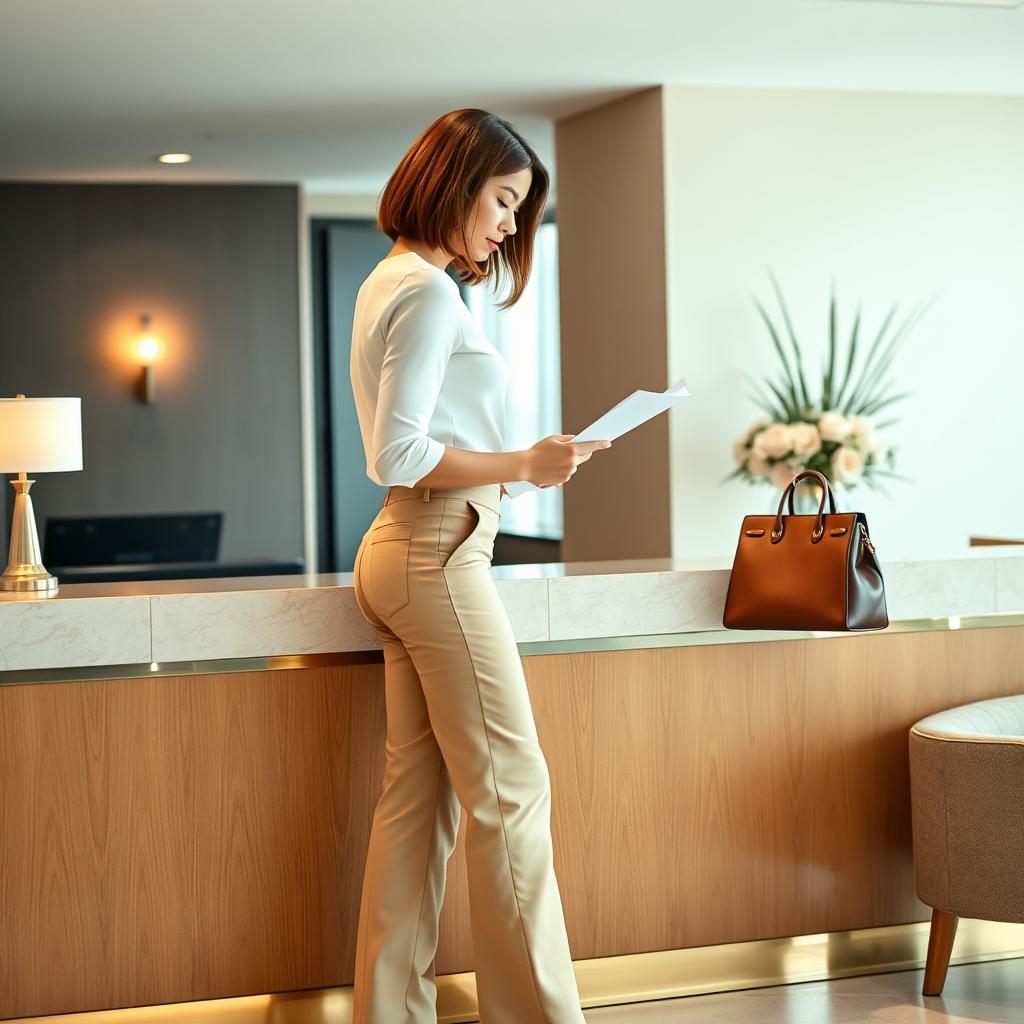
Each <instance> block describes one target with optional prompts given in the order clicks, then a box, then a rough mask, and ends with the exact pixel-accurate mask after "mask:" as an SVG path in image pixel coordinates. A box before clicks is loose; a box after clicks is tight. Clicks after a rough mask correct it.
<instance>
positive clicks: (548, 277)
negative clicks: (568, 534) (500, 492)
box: [463, 221, 564, 540]
mask: <svg viewBox="0 0 1024 1024" xmlns="http://www.w3.org/2000/svg"><path fill="white" fill-rule="evenodd" d="M504 288H505V290H506V291H507V288H508V285H507V284H506V285H505V286H504ZM463 295H464V296H465V300H466V305H467V306H468V308H469V311H470V312H471V313H472V315H473V317H474V318H475V319H476V320H477V322H478V323H479V324H480V325H481V328H482V329H483V331H484V333H485V334H486V335H487V337H488V339H489V340H490V342H491V344H492V345H494V347H495V348H496V349H497V350H498V351H499V352H500V353H501V354H502V355H503V356H504V357H505V360H506V362H507V363H508V369H509V382H508V396H507V399H506V404H505V450H506V451H519V450H523V449H526V448H530V447H531V446H532V445H534V444H535V443H536V442H537V441H539V440H540V439H541V438H542V437H546V436H547V435H548V434H561V433H564V431H563V430H562V426H561V422H562V397H561V370H560V358H559V340H558V234H557V227H556V225H555V223H554V222H553V221H549V222H547V223H542V224H541V225H540V227H539V228H538V230H537V238H536V243H535V246H534V261H533V268H532V270H531V273H530V280H529V281H528V282H527V285H526V290H525V291H524V292H523V295H522V298H520V300H519V301H518V302H517V303H516V304H515V305H514V306H513V307H512V308H511V309H508V310H505V311H504V312H502V311H499V310H498V309H497V308H496V307H495V294H494V292H493V291H492V290H491V289H490V288H489V287H488V286H486V285H479V286H477V287H476V288H465V289H463ZM499 298H500V296H499ZM501 524H502V532H503V533H514V534H519V535H521V536H525V537H540V538H544V539H547V540H561V539H562V530H563V522H562V488H561V487H545V488H544V489H542V490H539V491H530V492H527V493H526V494H521V495H520V496H519V497H518V498H502V510H501Z"/></svg>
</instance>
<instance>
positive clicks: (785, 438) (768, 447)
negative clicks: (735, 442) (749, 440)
mask: <svg viewBox="0 0 1024 1024" xmlns="http://www.w3.org/2000/svg"><path fill="white" fill-rule="evenodd" d="M752 448H753V451H754V454H755V455H757V456H760V458H762V459H781V458H782V456H783V455H788V454H789V453H790V452H791V451H792V450H793V438H792V436H791V435H790V429H789V425H788V424H786V423H773V424H772V425H771V426H770V427H767V428H766V429H764V430H762V431H761V432H760V433H758V434H755V435H754V443H753V445H752Z"/></svg>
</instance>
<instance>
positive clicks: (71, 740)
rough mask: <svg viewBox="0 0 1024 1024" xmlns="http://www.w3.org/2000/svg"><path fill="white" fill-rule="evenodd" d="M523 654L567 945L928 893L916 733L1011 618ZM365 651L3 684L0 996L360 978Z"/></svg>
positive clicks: (971, 694)
mask: <svg viewBox="0 0 1024 1024" xmlns="http://www.w3.org/2000/svg"><path fill="white" fill-rule="evenodd" d="M524 663H525V667H526V672H527V678H528V681H529V686H530V693H531V699H532V701H533V706H534V710H535V714H536V718H537V725H538V730H539V732H540V737H541V743H542V745H543V747H544V751H545V755H546V757H547V760H548V764H549V767H550V769H551V777H552V788H553V821H552V827H553V830H554V838H555V866H556V871H557V873H558V878H559V885H560V889H561V893H562V898H563V902H564V904H565V908H566V917H567V921H568V927H569V936H570V942H571V946H572V951H573V956H574V958H576V959H584V958H590V957H598V956H609V955H615V954H620V953H631V952H643V951H651V950H660V949H676V948H684V947H689V946H703V945H710V944H716V943H722V942H734V941H742V940H749V939H759V938H767V937H772V936H780V935H792V934H807V933H817V932H825V931H835V930H841V929H850V928H861V927H869V926H880V925H887V924H896V923H902V922H907V921H922V920H925V919H926V918H927V916H928V914H927V911H926V909H925V908H924V906H923V905H922V904H921V903H919V902H918V901H917V899H916V897H915V895H914V888H913V874H912V863H911V839H910V807H909V795H908V784H907V754H906V750H907V730H908V729H909V727H910V725H911V724H912V723H913V722H914V721H916V720H917V719H918V718H921V717H923V716H924V715H926V714H929V713H931V712H933V711H936V710H938V709H940V708H944V707H950V706H953V705H956V704H962V703H966V702H968V701H971V700H978V699H983V698H986V697H995V696H1001V695H1004V694H1009V693H1021V692H1024V627H1006V628H997V629H980V630H964V631H951V632H928V633H892V634H876V635H867V636H853V637H848V638H841V639H835V638H833V639H823V640H799V641H780V642H775V643H766V644H737V645H724V646H708V647H680V648H662V649H654V650H638V651H611V652H598V653H586V654H571V655H570V654H558V655H538V656H532V657H529V658H526V659H525V660H524ZM382 673H383V667H382V666H381V665H363V666H344V667H336V668H318V669H306V670H281V671H272V672H262V673H259V672H257V673H234V674H228V675H221V676H218V675H203V676H180V677H157V678H152V679H145V678H144V679H121V680H107V681H93V682H66V683H54V684H34V685H20V686H19V685H12V686H5V687H0V864H2V869H3V870H2V874H0V921H2V922H3V926H2V932H0V1017H11V1016H15V1017H17V1016H28V1015H34V1014H45V1013H50V1014H55V1013H63V1012H71V1011H75V1010H84V1009H100V1008H107V1007H115V1006H133V1005H144V1004H150V1003H163V1002H176V1001H184V1000H190V999H207V998H215V997H219V996H229V995H242V994H250V993H263V992H273V991H284V990H289V989H299V988H314V987H321V986H331V985H344V984H350V983H351V981H352V962H353V958H354V952H355V933H356V915H357V913H358V897H359V887H360V884H361V879H362V871H363V862H364V857H365V851H366V842H367V837H368V830H369V823H370V819H371V816H372V812H373V806H374V803H375V800H376V796H377V793H378V792H379V789H380V783H381V774H382V768H383V737H384V724H385V712H384V691H383V687H382V685H381V684H382ZM463 825H464V822H463ZM462 842H463V833H462V830H461V829H460V834H459V844H458V846H457V848H456V852H455V854H454V855H453V857H452V860H451V862H450V864H449V887H448V897H447V899H446V902H445V906H444V910H443V913H442V932H441V942H440V947H439V950H438V956H437V961H436V972H437V973H438V974H446V973H451V972H457V971H467V970H472V944H471V938H470V933H469V918H468V904H467V900H466V884H465V865H464V860H463V855H462Z"/></svg>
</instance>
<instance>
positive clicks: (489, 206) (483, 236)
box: [466, 167, 533, 262]
mask: <svg viewBox="0 0 1024 1024" xmlns="http://www.w3.org/2000/svg"><path fill="white" fill-rule="evenodd" d="M532 180H533V171H532V170H530V168H529V167H524V168H523V169H522V170H521V171H516V172H515V174H499V175H496V176H495V177H493V178H488V179H487V181H486V182H484V187H483V188H482V189H481V190H480V193H479V195H478V196H477V197H476V202H475V203H474V204H473V208H472V210H471V211H470V214H469V223H468V225H467V226H466V238H467V240H468V242H469V254H470V258H471V259H474V260H476V261H477V262H483V261H485V260H487V259H489V258H490V255H491V253H492V252H497V251H498V248H499V247H500V246H501V244H502V243H503V242H504V241H505V238H506V236H508V235H514V234H515V233H516V217H517V215H518V210H519V207H520V206H521V205H522V204H523V201H524V200H525V199H526V194H527V192H529V191H530V182H531V181H532ZM492 240H493V241H494V242H496V243H497V244H496V245H492V244H491V241H492Z"/></svg>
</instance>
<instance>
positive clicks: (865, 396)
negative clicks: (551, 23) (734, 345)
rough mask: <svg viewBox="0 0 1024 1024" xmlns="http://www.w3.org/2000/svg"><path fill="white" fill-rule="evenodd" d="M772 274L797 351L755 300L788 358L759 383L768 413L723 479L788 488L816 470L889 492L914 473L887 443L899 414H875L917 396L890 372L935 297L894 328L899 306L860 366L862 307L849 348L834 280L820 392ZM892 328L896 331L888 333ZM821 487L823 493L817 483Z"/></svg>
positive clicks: (835, 481) (835, 480) (743, 440)
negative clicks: (812, 386) (891, 484)
mask: <svg viewBox="0 0 1024 1024" xmlns="http://www.w3.org/2000/svg"><path fill="white" fill-rule="evenodd" d="M768 273H769V276H770V277H771V282H772V286H773V288H774V289H775V294H776V296H777V297H778V300H779V306H780V308H781V310H782V318H783V322H784V324H785V329H786V334H787V336H788V339H789V343H790V347H791V348H792V354H791V356H789V357H787V354H786V348H785V346H784V345H783V342H782V338H781V332H780V331H779V330H778V329H777V328H776V326H775V324H774V323H773V322H772V320H771V318H770V317H769V316H768V314H767V312H766V311H765V309H764V307H763V306H762V305H761V303H760V302H758V301H757V300H756V299H755V300H754V302H755V305H756V306H757V309H758V311H759V313H760V314H761V318H762V320H764V323H765V326H766V327H767V328H768V333H769V335H770V336H771V340H772V344H773V346H774V347H775V351H776V353H777V354H778V357H779V361H780V362H781V364H782V372H781V374H780V375H779V377H778V379H766V380H765V381H763V382H762V383H761V384H758V383H757V382H756V381H751V384H752V385H753V388H754V391H753V394H752V395H751V396H750V397H751V399H752V400H753V401H754V402H755V404H757V405H759V406H760V407H761V408H762V409H763V410H764V413H765V414H764V415H762V416H761V417H759V418H758V419H757V420H755V421H754V423H752V424H751V425H750V426H749V427H748V428H747V429H746V431H744V433H743V435H742V436H741V437H739V438H738V439H737V440H736V441H735V443H734V445H733V456H734V458H735V459H736V462H737V463H738V465H737V468H736V469H735V470H734V471H733V472H732V473H730V474H729V476H727V477H726V478H725V480H723V481H722V482H723V483H725V482H726V481H728V480H732V479H734V478H736V477H740V478H742V479H744V480H746V481H748V482H751V483H768V484H770V485H771V486H772V487H774V488H777V489H779V490H783V489H784V488H786V487H787V486H788V485H789V483H790V481H791V480H792V479H793V477H794V476H796V474H797V473H799V472H801V471H802V470H804V469H816V470H818V472H820V473H822V474H823V475H824V476H825V478H826V479H827V480H828V481H829V483H830V484H831V485H833V487H835V486H836V485H841V486H844V487H847V488H850V489H852V488H854V487H855V486H856V485H857V484H858V483H860V482H861V481H863V482H864V483H865V484H866V485H867V486H869V487H872V488H874V489H877V490H880V491H882V492H883V493H886V492H885V488H884V487H883V486H882V484H881V480H882V479H884V478H894V479H899V480H906V479H907V477H903V476H900V475H899V474H898V473H896V472H895V455H896V449H895V448H894V447H891V446H888V445H886V444H885V442H884V441H883V439H882V434H881V433H880V432H881V431H883V430H885V429H887V428H888V427H891V426H893V425H894V424H895V423H897V422H898V420H896V419H892V418H890V419H887V420H885V421H884V422H881V423H879V422H876V421H875V419H874V418H875V416H876V415H877V414H878V413H880V412H881V411H882V410H883V409H886V408H888V407H889V406H891V405H894V404H895V403H896V402H899V401H902V400H903V399H904V398H906V397H907V396H908V395H909V394H910V392H903V393H900V394H893V393H892V386H893V381H892V379H891V378H888V379H887V378H886V376H885V375H886V372H887V371H888V370H889V368H890V366H891V365H892V361H893V358H894V356H895V355H896V352H897V350H898V347H899V345H900V343H901V342H902V341H903V339H904V338H905V336H906V334H907V333H908V331H909V330H910V329H911V327H913V326H914V324H915V323H916V322H917V321H918V320H919V319H920V318H921V316H923V315H924V312H925V310H926V309H927V308H928V306H929V305H930V304H931V302H928V303H926V304H924V305H923V306H921V307H919V308H918V309H915V310H914V311H912V312H911V313H910V314H909V315H908V316H907V317H906V318H905V319H903V321H902V322H901V323H900V325H899V326H898V327H895V328H894V329H893V330H892V331H891V332H890V327H891V326H892V324H893V321H894V319H895V317H896V310H897V308H898V305H894V306H893V307H892V309H891V310H890V311H889V313H888V315H887V316H886V317H885V319H884V320H883V321H882V325H881V327H880V328H879V330H878V333H877V334H876V336H875V338H874V340H873V341H872V342H871V344H870V346H869V347H868V349H867V354H866V355H865V356H864V358H863V360H862V362H861V365H860V366H859V368H858V369H857V371H856V372H855V370H854V366H855V363H856V358H857V352H858V342H859V337H860V326H861V308H860V306H858V308H857V315H856V317H855V319H854V322H853V327H852V329H851V333H850V340H849V343H848V345H847V347H846V352H845V353H843V352H841V351H840V348H841V346H840V343H839V339H838V335H837V330H836V297H835V285H834V283H833V287H832V296H831V302H830V306H829V332H828V356H827V359H826V362H825V365H824V367H823V368H822V384H821V391H820V394H819V395H817V396H812V395H811V392H810V390H809V389H808V387H807V379H806V376H805V374H804V367H803V356H802V353H801V350H800V345H799V343H798V342H797V339H796V334H795V332H794V330H793V324H792V321H791V319H790V316H789V311H788V310H787V308H786V303H785V300H784V299H783V297H782V292H781V290H780V289H779V285H778V283H777V282H776V280H775V277H774V275H773V274H772V273H771V271H770V270H769V272H768ZM932 301H934V300H932ZM887 332H890V333H889V334H888V337H887ZM840 367H843V369H842V372H841V373H839V372H837V370H838V369H839V368H840ZM748 380H750V378H749V377H748ZM814 490H815V491H817V489H816V488H815V489H814ZM800 492H801V488H798V489H797V494H798V495H799V493H800ZM795 497H796V495H795ZM809 497H812V500H813V504H814V507H815V509H816V508H817V506H818V500H819V496H818V494H817V493H815V494H814V495H813V496H809Z"/></svg>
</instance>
